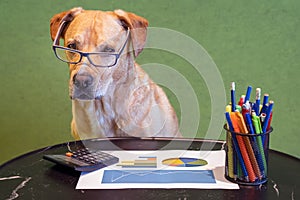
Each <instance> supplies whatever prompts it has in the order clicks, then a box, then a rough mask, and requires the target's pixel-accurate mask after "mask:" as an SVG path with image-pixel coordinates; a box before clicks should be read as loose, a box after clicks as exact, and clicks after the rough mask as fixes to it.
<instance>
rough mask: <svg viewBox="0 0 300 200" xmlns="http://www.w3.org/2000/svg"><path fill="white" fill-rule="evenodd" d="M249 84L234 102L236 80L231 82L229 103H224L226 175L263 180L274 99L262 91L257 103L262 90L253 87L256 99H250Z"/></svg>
mask: <svg viewBox="0 0 300 200" xmlns="http://www.w3.org/2000/svg"><path fill="white" fill-rule="evenodd" d="M251 90H252V87H251V86H248V88H247V92H246V95H242V96H241V98H240V100H239V102H238V103H237V104H236V99H235V83H234V82H232V83H231V104H229V105H227V106H226V113H225V117H226V121H227V124H226V125H225V129H226V130H227V138H226V143H227V157H226V177H229V178H230V179H234V180H236V181H237V182H245V183H250V184H251V183H263V182H265V181H266V177H267V160H268V159H267V151H268V148H269V133H270V132H271V131H272V128H271V121H272V116H273V105H274V102H273V101H269V95H268V94H265V95H264V99H263V103H262V105H261V104H260V97H261V89H260V88H257V89H256V99H255V102H250V95H251Z"/></svg>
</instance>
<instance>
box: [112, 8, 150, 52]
mask: <svg viewBox="0 0 300 200" xmlns="http://www.w3.org/2000/svg"><path fill="white" fill-rule="evenodd" d="M114 13H115V14H116V15H117V16H118V17H119V19H120V21H121V24H122V26H123V27H125V28H129V29H130V34H131V39H132V45H133V50H134V55H135V56H138V55H139V53H140V52H141V51H142V50H143V48H144V46H145V44H146V37H147V27H148V21H147V20H146V19H144V18H143V17H140V16H137V15H135V14H133V13H130V12H125V11H123V10H115V11H114Z"/></svg>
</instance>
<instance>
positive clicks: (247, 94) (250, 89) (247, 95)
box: [244, 85, 252, 103]
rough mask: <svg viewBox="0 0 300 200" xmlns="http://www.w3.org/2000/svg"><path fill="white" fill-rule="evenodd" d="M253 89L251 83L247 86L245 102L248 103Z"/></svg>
mask: <svg viewBox="0 0 300 200" xmlns="http://www.w3.org/2000/svg"><path fill="white" fill-rule="evenodd" d="M251 91H252V87H251V86H250V85H249V86H248V88H247V92H246V96H245V100H244V103H246V102H247V101H249V100H250V94H251Z"/></svg>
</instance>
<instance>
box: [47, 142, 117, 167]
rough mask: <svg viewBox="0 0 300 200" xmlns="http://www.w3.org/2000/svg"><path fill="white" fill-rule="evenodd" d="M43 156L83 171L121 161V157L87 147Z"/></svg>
mask: <svg viewBox="0 0 300 200" xmlns="http://www.w3.org/2000/svg"><path fill="white" fill-rule="evenodd" d="M43 158H44V159H45V160H48V161H51V162H54V163H56V164H59V165H63V166H66V167H70V168H73V169H74V170H76V171H81V172H90V171H94V170H97V169H101V168H104V167H107V166H109V165H113V164H115V163H118V162H119V158H117V157H115V156H113V155H111V154H108V153H106V152H103V151H98V150H91V149H89V148H85V147H84V148H81V149H79V150H76V151H74V152H71V151H70V152H66V153H65V154H57V155H44V156H43Z"/></svg>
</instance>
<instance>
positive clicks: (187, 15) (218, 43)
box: [0, 0, 300, 163]
mask: <svg viewBox="0 0 300 200" xmlns="http://www.w3.org/2000/svg"><path fill="white" fill-rule="evenodd" d="M77 6H82V7H83V8H84V9H101V10H114V9H118V8H120V9H123V10H126V11H130V12H134V13H136V14H138V15H141V16H143V17H145V18H146V19H148V20H149V23H150V26H152V27H162V28H169V29H172V30H176V31H179V32H181V33H183V34H185V35H187V36H189V37H191V38H193V39H194V40H196V41H197V42H198V43H199V44H201V45H202V46H203V47H204V48H205V50H206V51H207V52H208V53H209V55H210V56H211V57H212V59H213V60H214V62H215V63H216V65H217V66H218V69H219V71H220V73H221V75H222V78H223V81H224V85H225V87H226V92H227V100H228V101H229V85H230V82H231V81H235V82H236V85H237V95H241V94H243V93H244V92H245V91H246V88H247V86H248V85H252V86H253V88H256V87H261V88H262V90H263V92H268V93H269V94H270V96H271V98H272V99H273V100H274V101H275V103H276V104H275V106H274V117H273V127H274V131H273V133H272V135H271V148H272V149H276V150H279V151H282V152H285V153H288V154H291V155H294V156H296V157H299V156H300V151H299V147H298V144H299V142H300V141H299V129H298V125H299V124H298V123H299V119H300V112H299V109H298V106H299V105H300V100H299V99H300V98H299V97H300V95H299V91H300V81H299V75H300V67H299V63H300V51H299V49H300V48H299V46H300V37H299V36H300V12H299V10H300V1H297V0H285V1H280V0H273V1H267V0H253V1H234V0H227V1H218V0H209V1H208V0H184V1H183V0H151V1H150V0H122V1H118V0H97V1H96V0H72V1H63V0H51V1H48V0H42V1H37V0H26V1H21V0H1V1H0V27H1V31H0V38H1V45H0V55H1V62H0V88H1V89H0V91H1V98H0V113H1V115H0V134H1V139H0V150H1V153H0V163H3V162H5V161H7V160H9V159H11V158H13V157H16V156H18V155H21V154H23V153H25V152H29V151H31V150H34V149H37V148H42V147H45V146H49V145H53V144H57V143H62V142H65V141H70V140H73V138H72V137H71V135H70V121H71V101H70V99H69V98H68V69H67V66H66V64H64V63H62V62H60V61H58V60H57V59H56V58H55V56H54V55H53V52H52V49H51V42H52V41H51V39H50V34H49V20H50V18H51V17H52V16H53V15H54V14H56V13H58V12H61V11H64V10H68V9H70V8H72V7H77ZM138 62H139V63H140V64H143V63H153V62H156V63H161V64H165V65H168V66H172V67H173V68H174V69H176V70H178V71H179V72H180V73H182V74H183V75H184V76H185V77H186V78H187V79H188V80H189V82H190V83H191V84H192V86H193V88H194V90H195V91H196V93H197V96H198V100H199V104H200V111H201V121H200V127H199V130H198V134H197V137H205V133H206V130H207V127H208V123H209V121H210V117H211V116H210V109H211V106H210V97H209V93H208V90H207V87H206V85H205V82H204V81H203V79H202V78H201V77H199V76H197V73H195V71H194V70H193V68H192V67H188V66H189V63H187V62H186V61H185V60H184V59H182V58H179V57H178V56H176V55H173V54H171V53H168V52H163V51H151V50H145V51H144V52H143V53H142V54H141V56H140V57H139V58H138ZM168 94H170V96H171V97H170V98H171V101H172V102H173V103H174V105H175V107H176V109H177V110H179V108H178V106H177V104H176V99H175V98H174V97H173V96H172V94H171V92H168ZM252 98H254V96H252ZM224 106H225V105H224ZM224 138H225V137H224V133H223V134H222V135H220V137H218V138H214V139H224Z"/></svg>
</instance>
